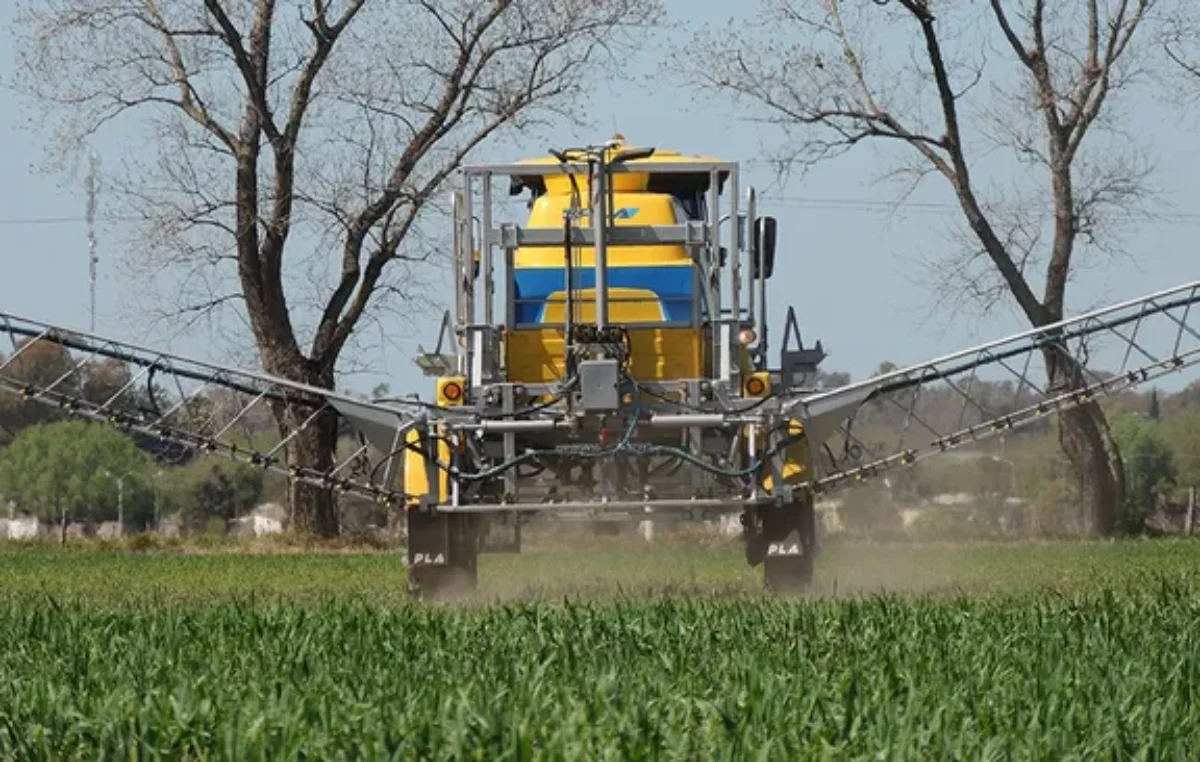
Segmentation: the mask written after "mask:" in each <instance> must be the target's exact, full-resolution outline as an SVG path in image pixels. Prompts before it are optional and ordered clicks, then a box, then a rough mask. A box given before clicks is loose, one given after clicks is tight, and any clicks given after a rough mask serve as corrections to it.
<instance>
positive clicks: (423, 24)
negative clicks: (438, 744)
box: [14, 0, 660, 534]
mask: <svg viewBox="0 0 1200 762" xmlns="http://www.w3.org/2000/svg"><path fill="white" fill-rule="evenodd" d="M659 12H660V7H659V0H610V1H607V2H596V1H595V0H559V1H558V2H555V3H553V4H546V3H543V2H539V1H538V0H49V1H46V2H41V1H39V2H33V3H28V4H26V5H25V6H24V7H23V8H22V9H21V10H20V11H19V14H20V15H19V20H18V23H17V25H16V27H15V30H14V34H15V35H16V43H17V46H16V47H17V51H18V69H17V71H18V81H17V85H18V87H19V88H20V89H21V90H23V91H24V93H25V94H26V95H28V96H30V97H31V99H32V101H33V102H34V103H36V104H37V105H38V106H40V107H41V108H42V109H43V111H42V114H41V116H42V119H41V124H45V125H52V126H53V128H54V129H55V131H56V132H55V135H54V138H55V141H54V145H55V146H56V150H57V151H58V153H57V154H56V156H59V157H63V158H69V157H71V156H73V155H74V153H75V152H76V151H78V149H79V148H80V147H81V146H82V145H84V143H85V140H86V139H87V138H89V137H90V136H92V134H93V133H95V132H97V131H100V130H104V129H108V128H109V126H110V125H111V124H118V125H121V126H122V127H123V129H126V130H127V132H126V133H124V134H135V133H132V132H130V131H128V130H129V128H131V127H132V128H137V127H140V128H142V129H143V130H144V132H142V133H141V134H138V137H137V138H136V141H137V142H136V144H135V145H129V148H130V149H131V150H130V151H129V155H128V156H127V157H126V162H125V164H126V167H127V169H126V171H125V172H124V173H123V175H122V176H120V177H117V178H114V179H113V181H112V182H111V183H110V187H117V188H120V189H121V190H122V196H121V198H122V200H123V202H124V208H125V210H126V212H125V213H127V214H132V215H135V216H136V217H137V218H138V220H139V221H140V224H139V225H138V226H137V230H138V236H139V238H138V240H139V241H140V243H141V244H142V246H141V251H140V253H139V256H141V257H142V258H143V259H144V261H146V262H152V263H154V264H155V266H160V267H165V268H168V270H169V271H170V272H172V273H174V275H175V277H176V278H177V279H178V280H179V281H180V282H182V283H183V284H184V286H185V287H187V286H189V285H190V286H199V288H200V293H199V294H198V295H197V294H195V292H194V291H189V292H188V293H189V294H191V298H188V299H181V300H180V301H178V302H176V309H175V312H174V315H175V316H176V317H180V318H182V317H185V316H189V315H197V314H205V313H207V312H208V311H210V310H213V309H216V308H219V307H226V306H229V305H234V306H235V307H236V308H237V309H239V311H240V313H241V315H243V316H244V319H245V321H246V323H247V324H248V326H249V329H250V331H251V333H252V335H253V339H254V342H255V345H256V348H257V352H258V355H259V357H260V359H261V362H262V365H263V367H264V369H265V370H266V371H267V372H270V373H272V374H276V375H279V376H283V377H286V378H289V379H293V380H296V381H300V382H304V383H307V384H312V385H316V386H320V387H323V388H332V387H333V385H334V382H335V371H336V370H337V367H338V364H339V358H341V356H342V354H343V350H344V349H345V347H346V345H347V342H348V341H349V340H350V339H351V336H352V334H354V332H355V330H356V328H357V327H359V325H360V323H361V322H362V321H363V320H364V319H365V316H367V315H368V314H369V312H370V311H371V309H374V308H376V307H377V306H378V303H380V302H382V301H383V300H384V299H385V298H386V297H387V296H389V295H391V296H399V297H401V298H402V299H407V298H411V297H413V296H414V291H413V290H412V289H411V288H405V284H406V283H408V282H410V279H411V276H412V274H413V272H414V268H415V267H417V266H418V265H419V264H420V263H421V262H422V261H424V260H425V259H426V258H427V257H428V256H429V251H430V246H429V245H428V243H427V242H426V240H425V239H424V238H423V237H422V236H421V235H420V223H421V220H422V219H423V218H424V216H425V215H427V214H428V213H433V212H436V211H437V210H436V207H435V205H434V204H433V203H432V201H431V199H432V198H433V197H434V195H435V194H436V193H437V191H438V190H439V189H440V188H442V187H443V186H444V182H445V181H446V180H447V178H448V176H449V175H451V173H452V172H453V171H454V170H455V169H456V168H458V167H459V166H460V165H461V163H462V162H463V161H464V159H465V157H467V156H468V154H469V153H471V152H472V151H473V150H475V149H476V147H477V146H479V145H480V144H481V143H482V142H483V141H485V140H488V139H489V138H493V137H498V136H500V135H501V134H503V133H504V132H505V131H508V132H510V133H511V132H514V131H517V132H519V131H523V130H527V129H530V128H531V127H532V126H533V125H535V124H541V123H544V122H545V120H547V119H552V118H561V117H563V116H571V115H572V114H573V110H574V108H575V106H576V105H577V104H578V103H579V101H580V98H579V96H581V95H583V94H584V93H585V91H586V85H587V81H586V77H587V76H588V75H589V74H590V73H594V72H595V71H596V69H597V66H598V65H599V64H601V63H603V61H604V60H605V58H604V57H605V56H606V55H608V56H609V60H619V59H618V57H619V56H621V55H623V54H624V53H623V52H622V50H621V48H622V46H623V45H625V44H626V43H628V42H630V41H631V40H632V39H633V37H632V36H631V35H632V34H633V33H636V32H637V31H639V30H643V29H645V28H647V27H649V26H650V25H652V24H653V23H655V22H656V21H657V16H658V14H659ZM61 166H65V162H64V163H63V164H62V165H61ZM276 417H277V419H278V425H279V426H280V428H281V431H283V432H285V433H286V432H291V431H293V430H294V429H295V427H296V426H297V424H298V423H299V420H298V415H297V413H296V411H294V410H292V409H289V408H286V407H280V408H279V409H278V410H276ZM336 436H337V434H336V425H335V422H334V421H333V420H328V419H322V420H318V421H316V422H315V424H314V425H312V426H310V427H309V428H307V429H305V431H303V432H302V433H301V434H299V435H298V436H297V437H296V438H295V439H294V440H293V441H292V445H291V447H290V448H289V452H288V457H289V461H290V462H291V463H293V464H296V465H300V466H304V467H308V468H316V469H327V468H328V467H330V466H331V464H332V457H333V453H334V449H335V445H336ZM291 500H292V509H293V515H294V516H295V517H296V523H297V526H298V528H300V529H302V530H309V531H314V532H317V533H320V534H331V533H334V532H336V531H337V518H336V511H335V505H334V502H333V498H332V496H331V495H330V493H329V491H328V490H325V489H320V488H315V487H312V486H310V485H307V484H302V483H299V482H297V483H295V484H293V485H292V487H291Z"/></svg>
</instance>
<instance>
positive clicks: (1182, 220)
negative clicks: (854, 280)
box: [0, 196, 1200, 227]
mask: <svg viewBox="0 0 1200 762" xmlns="http://www.w3.org/2000/svg"><path fill="white" fill-rule="evenodd" d="M759 206H760V207H762V208H772V207H773V208H777V209H778V208H785V209H811V210H814V211H848V212H866V213H880V212H887V213H893V212H926V213H934V214H958V213H960V211H961V210H960V207H959V206H958V205H956V204H952V203H945V202H936V201H881V200H877V199H854V198H816V197H810V196H767V197H764V198H762V199H761V200H760V201H759ZM1109 216H1111V217H1113V218H1116V219H1121V220H1130V221H1132V220H1141V221H1144V222H1146V223H1147V224H1151V223H1165V224H1183V225H1190V224H1200V212H1165V213H1158V214H1146V215H1137V214H1133V213H1130V212H1114V213H1110V215H1109ZM141 219H143V218H142V217H136V216H122V215H114V216H109V217H97V218H96V221H100V222H108V223H112V222H136V221H138V220H141ZM87 222H89V220H88V218H87V217H70V216H63V217H0V226H4V227H19V226H29V227H33V226H40V225H69V224H77V223H87Z"/></svg>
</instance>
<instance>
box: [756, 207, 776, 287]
mask: <svg viewBox="0 0 1200 762" xmlns="http://www.w3.org/2000/svg"><path fill="white" fill-rule="evenodd" d="M777 227H778V225H777V223H776V222H775V218H774V217H759V218H758V219H756V220H754V241H755V246H754V249H755V251H757V252H758V256H757V257H755V261H754V263H753V268H752V272H753V275H752V277H754V278H763V279H766V278H770V277H771V273H773V272H775V230H776V228H777ZM760 263H761V267H760Z"/></svg>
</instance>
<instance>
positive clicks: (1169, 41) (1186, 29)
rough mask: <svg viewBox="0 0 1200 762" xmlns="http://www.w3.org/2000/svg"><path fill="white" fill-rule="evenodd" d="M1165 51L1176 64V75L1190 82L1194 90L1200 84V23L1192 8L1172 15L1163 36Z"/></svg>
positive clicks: (1168, 19)
mask: <svg viewBox="0 0 1200 762" xmlns="http://www.w3.org/2000/svg"><path fill="white" fill-rule="evenodd" d="M1162 45H1163V50H1164V51H1165V52H1166V54H1167V58H1169V59H1170V60H1171V62H1172V63H1174V64H1175V67H1174V70H1175V72H1176V73H1179V74H1182V75H1183V76H1184V78H1185V80H1187V81H1189V84H1191V86H1192V89H1195V87H1196V84H1197V83H1200V21H1198V20H1197V19H1196V12H1195V10H1194V9H1192V8H1184V9H1181V10H1180V11H1179V12H1177V13H1174V14H1170V15H1169V16H1168V17H1167V23H1166V24H1165V26H1164V29H1163V34H1162Z"/></svg>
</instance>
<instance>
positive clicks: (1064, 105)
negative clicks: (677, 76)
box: [682, 0, 1166, 534]
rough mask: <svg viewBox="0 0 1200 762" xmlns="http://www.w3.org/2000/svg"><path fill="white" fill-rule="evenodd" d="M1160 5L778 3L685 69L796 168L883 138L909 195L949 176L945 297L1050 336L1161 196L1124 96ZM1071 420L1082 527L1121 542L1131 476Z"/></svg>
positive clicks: (1066, 444)
mask: <svg viewBox="0 0 1200 762" xmlns="http://www.w3.org/2000/svg"><path fill="white" fill-rule="evenodd" d="M1165 2H1166V0H1074V1H1070V2H1067V1H1059V0H1055V1H1054V2H1049V1H1048V0H988V1H987V2H961V1H956V0H946V1H945V2H933V0H857V1H856V2H845V0H841V1H839V0H770V2H768V3H766V4H765V5H764V7H763V10H762V13H761V15H760V16H759V17H758V19H757V23H756V24H754V25H752V26H751V27H750V28H749V29H748V31H746V32H744V33H741V32H734V33H732V34H731V32H730V31H729V29H728V28H722V29H721V30H719V31H717V32H716V33H707V34H705V33H702V34H700V35H698V36H697V37H696V38H695V39H694V40H693V41H692V43H691V46H690V48H689V50H688V53H689V55H687V56H685V57H683V59H682V60H686V61H687V62H688V68H687V69H686V71H685V74H686V76H687V77H688V79H689V81H690V82H692V83H694V84H695V85H697V86H699V87H701V88H703V89H705V90H709V91H711V90H712V89H717V90H720V91H724V92H726V93H731V94H734V95H735V96H736V97H737V98H739V99H740V100H742V101H743V102H746V103H748V104H749V105H750V108H751V111H752V113H753V114H754V118H755V119H758V120H760V121H762V122H765V123H767V124H769V125H770V126H771V127H773V128H780V129H782V131H783V133H784V135H785V136H786V137H785V141H784V150H783V152H782V153H781V155H780V156H779V157H778V158H779V160H780V162H781V164H782V165H783V166H786V167H791V166H796V165H801V166H807V165H811V164H812V163H814V162H819V161H823V160H826V159H829V158H832V157H836V156H839V155H841V154H843V153H845V152H847V151H849V150H851V149H854V148H855V147H858V146H861V145H866V144H872V145H875V146H877V147H879V148H881V149H884V150H886V149H887V148H888V147H890V146H895V147H896V149H895V153H896V155H898V156H900V157H902V161H903V163H902V165H901V166H900V167H899V169H898V170H896V171H895V173H894V174H892V177H893V178H899V179H902V180H904V181H906V182H907V183H909V184H908V185H907V188H906V191H909V192H910V191H911V190H912V189H913V188H915V187H916V185H917V184H918V183H919V182H920V181H921V180H923V179H924V178H926V177H928V176H934V177H940V178H942V179H943V180H944V181H945V183H946V184H947V185H946V186H944V187H948V188H949V189H950V190H951V191H952V192H953V195H954V198H955V200H956V202H957V206H958V207H959V208H960V210H961V216H960V217H959V219H960V221H961V223H962V224H963V226H964V228H963V229H962V230H961V235H960V236H958V241H959V242H960V243H962V244H966V245H967V248H965V249H964V250H963V251H961V252H958V253H957V254H956V256H955V257H954V258H953V259H951V260H950V261H943V262H940V263H938V266H937V268H936V269H937V270H938V271H939V273H940V275H941V283H940V286H941V287H942V288H943V289H947V290H945V291H944V293H945V294H948V295H950V296H951V298H961V297H963V296H967V297H969V298H971V299H972V300H973V301H982V303H983V304H984V306H985V308H987V307H991V306H993V305H995V303H996V302H997V300H998V299H1000V298H1001V297H1004V298H1008V297H1011V299H1012V300H1014V301H1015V304H1016V306H1017V307H1019V309H1020V311H1021V313H1022V314H1023V315H1024V317H1025V318H1026V319H1027V320H1028V321H1029V322H1030V323H1031V324H1032V325H1034V326H1043V325H1047V324H1050V323H1053V322H1055V321H1058V320H1061V319H1062V318H1063V313H1064V305H1065V303H1066V293H1067V284H1068V281H1069V280H1070V276H1071V273H1072V271H1073V270H1074V269H1077V268H1078V266H1079V264H1080V257H1079V255H1080V253H1081V252H1083V251H1084V250H1085V249H1092V250H1109V251H1111V250H1115V249H1118V248H1119V240H1118V238H1117V237H1116V236H1117V234H1118V233H1119V232H1120V231H1119V230H1118V229H1116V223H1120V222H1121V221H1123V220H1128V211H1129V206H1130V205H1131V204H1133V203H1135V202H1137V201H1139V200H1141V199H1143V198H1144V196H1145V194H1146V192H1147V191H1148V186H1147V183H1146V178H1147V176H1148V173H1149V170H1148V167H1147V165H1146V164H1145V163H1144V162H1143V161H1142V160H1140V158H1139V154H1138V152H1137V151H1135V150H1134V146H1135V145H1136V143H1135V141H1134V140H1132V139H1131V137H1130V136H1128V135H1123V134H1122V133H1121V132H1120V122H1119V120H1118V119H1117V118H1116V106H1117V103H1116V101H1117V99H1118V97H1119V96H1120V95H1121V94H1122V93H1123V91H1126V90H1129V89H1131V87H1132V85H1133V83H1134V81H1135V78H1136V75H1137V74H1138V73H1139V71H1138V69H1137V68H1136V65H1135V64H1136V62H1137V61H1139V60H1145V59H1144V57H1141V56H1135V55H1134V53H1135V52H1139V53H1140V52H1145V48H1152V47H1153V46H1152V45H1150V44H1147V45H1145V46H1143V44H1142V42H1141V40H1142V38H1143V37H1144V36H1146V35H1148V34H1149V32H1142V31H1141V28H1142V27H1144V26H1147V25H1148V24H1150V13H1151V11H1152V10H1153V9H1154V7H1155V6H1158V5H1162V4H1164V3H1165ZM1148 43H1149V40H1148ZM1135 49H1137V50H1136V51H1135ZM1106 138H1107V140H1106ZM1006 158H1007V159H1008V160H1007V161H1005V159H1006ZM997 167H999V168H1000V169H999V170H998V169H997ZM989 179H990V180H991V182H989ZM1039 272H1040V283H1039V282H1038V279H1039ZM1044 361H1045V370H1046V374H1047V376H1048V380H1049V386H1050V387H1051V388H1056V387H1058V388H1062V387H1068V388H1069V387H1076V386H1078V385H1079V384H1081V383H1082V381H1083V369H1082V368H1081V367H1079V366H1078V364H1077V363H1075V362H1073V361H1069V360H1068V359H1064V357H1063V355H1062V354H1060V353H1055V352H1052V351H1047V352H1046V353H1045V356H1044ZM1061 423H1062V425H1061V427H1060V441H1061V444H1062V446H1063V449H1064V451H1065V453H1066V454H1067V455H1068V457H1069V459H1070V460H1071V462H1072V463H1073V464H1074V466H1075V467H1076V470H1077V472H1078V474H1079V476H1080V485H1081V492H1082V499H1083V501H1084V506H1085V509H1086V510H1087V512H1088V520H1087V522H1085V524H1090V528H1091V529H1092V530H1094V531H1097V532H1099V533H1102V534H1108V533H1111V532H1112V531H1114V529H1115V526H1116V518H1117V513H1118V510H1119V506H1120V501H1121V499H1122V496H1123V493H1124V468H1123V465H1122V461H1121V457H1120V453H1119V452H1118V450H1117V448H1116V445H1115V443H1114V442H1113V440H1112V437H1111V435H1110V433H1109V431H1108V425H1107V421H1106V419H1105V416H1104V414H1103V412H1102V410H1101V409H1100V408H1099V406H1098V405H1096V404H1089V405H1087V406H1085V407H1083V408H1079V409H1077V410H1075V411H1073V412H1071V413H1069V414H1067V415H1065V416H1064V418H1063V420H1062V422H1061Z"/></svg>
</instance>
